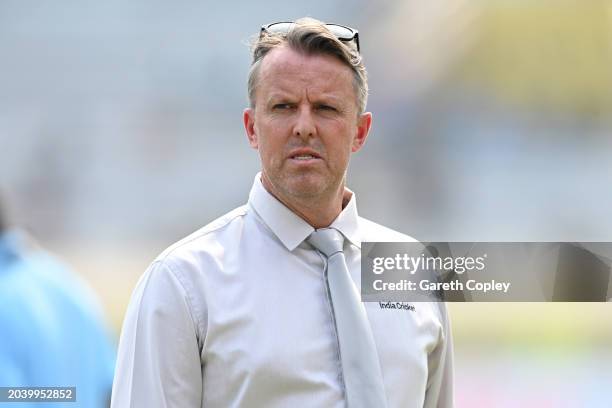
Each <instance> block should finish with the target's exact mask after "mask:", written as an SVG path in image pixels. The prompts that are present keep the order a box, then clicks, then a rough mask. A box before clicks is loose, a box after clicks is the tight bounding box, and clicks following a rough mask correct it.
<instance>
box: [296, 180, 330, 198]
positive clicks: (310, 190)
mask: <svg viewBox="0 0 612 408" xmlns="http://www.w3.org/2000/svg"><path fill="white" fill-rule="evenodd" d="M330 186H331V182H330V180H327V179H325V178H323V177H321V176H319V175H301V176H294V177H290V178H288V179H287V180H286V184H285V187H286V190H287V192H288V193H290V194H291V195H292V196H294V197H300V198H313V197H317V196H322V195H324V193H325V192H327V191H329V189H330Z"/></svg>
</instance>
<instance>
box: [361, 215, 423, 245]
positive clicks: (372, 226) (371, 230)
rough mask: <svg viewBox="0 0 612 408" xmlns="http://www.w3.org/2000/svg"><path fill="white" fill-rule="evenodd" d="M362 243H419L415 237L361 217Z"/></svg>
mask: <svg viewBox="0 0 612 408" xmlns="http://www.w3.org/2000/svg"><path fill="white" fill-rule="evenodd" d="M359 227H360V229H361V236H362V241H368V242H418V241H417V240H416V239H414V238H413V237H411V236H409V235H406V234H403V233H401V232H399V231H395V230H393V229H391V228H389V227H385V226H384V225H381V224H378V223H376V222H374V221H371V220H368V219H366V218H363V217H359Z"/></svg>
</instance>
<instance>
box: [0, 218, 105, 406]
mask: <svg viewBox="0 0 612 408" xmlns="http://www.w3.org/2000/svg"><path fill="white" fill-rule="evenodd" d="M0 212H1V211H0ZM114 364H115V350H114V345H113V344H112V341H111V339H110V336H109V333H108V332H107V328H106V325H105V323H104V319H103V318H102V314H101V311H100V306H99V305H98V304H97V302H96V301H95V296H94V295H93V293H92V292H91V290H90V289H89V287H88V286H87V285H85V284H84V283H83V282H81V281H80V280H79V279H78V277H77V276H75V275H73V274H72V272H71V271H70V270H68V269H67V268H66V267H65V266H64V265H63V264H61V263H60V262H59V261H58V260H56V259H55V258H54V257H52V256H51V255H49V254H47V253H46V252H44V251H42V250H40V249H38V248H35V247H34V246H33V245H31V244H29V243H28V240H27V239H26V237H25V235H24V234H23V233H22V232H20V231H17V230H15V229H12V228H9V227H8V225H6V224H5V223H4V222H3V219H2V214H0V387H15V388H17V389H26V388H27V387H75V388H76V395H73V396H76V402H75V401H73V402H65V405H64V404H61V403H60V404H58V403H57V402H55V403H49V404H48V405H47V404H44V403H43V404H40V402H44V401H40V400H39V401H35V403H34V402H31V403H29V404H28V403H24V404H26V405H22V404H16V405H18V406H37V407H38V406H41V407H42V406H44V407H49V406H57V407H59V406H70V407H75V408H77V407H84V408H90V407H91V408H95V407H108V404H109V400H110V392H111V386H112V381H113V369H114ZM4 397H7V393H5V394H4ZM0 405H2V406H4V405H3V404H2V403H1V402H0ZM8 405H11V404H8ZM8 405H7V406H8Z"/></svg>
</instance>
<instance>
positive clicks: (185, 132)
mask: <svg viewBox="0 0 612 408" xmlns="http://www.w3.org/2000/svg"><path fill="white" fill-rule="evenodd" d="M304 15H309V16H312V17H315V18H319V19H322V20H324V21H328V22H337V23H340V24H346V25H350V26H354V27H357V28H358V29H359V30H360V39H361V42H362V53H363V56H364V59H365V62H366V65H367V67H368V70H369V76H370V88H371V96H370V100H369V105H368V108H369V110H371V111H372V112H373V113H374V126H373V132H372V135H371V137H370V139H369V141H368V146H367V147H366V149H365V150H363V151H362V152H361V153H359V155H357V156H355V157H354V159H353V162H352V164H351V170H350V172H349V186H350V187H351V188H352V189H353V190H354V191H356V192H357V197H358V200H359V209H360V213H361V214H362V215H364V216H365V217H367V218H371V219H373V220H375V221H377V222H380V223H383V224H386V225H389V226H391V227H393V228H395V229H398V230H400V231H402V232H405V233H407V234H410V235H412V236H414V237H415V238H417V239H420V240H423V241H453V240H455V241H540V240H542V241H612V216H611V215H612V214H611V208H612V188H611V187H612V1H609V0H589V1H578V0H556V1H553V0H537V1H525V0H517V1H509V0H471V1H468V0H436V1H430V2H404V1H391V0H382V1H379V2H367V1H365V0H360V1H351V2H349V1H337V2H328V1H322V0H315V1H310V2H308V3H307V4H289V3H286V2H280V1H276V0H273V1H270V2H266V3H265V5H264V4H263V3H262V4H257V3H252V4H245V3H239V2H232V1H226V2H200V1H194V0H183V1H180V2H173V3H166V2H162V1H149V2H129V3H126V2H121V1H118V0H110V1H106V2H95V3H94V2H90V3H74V2H73V3H61V4H58V3H55V2H42V1H41V2H35V3H31V2H27V3H24V2H20V1H15V0H7V1H3V2H2V3H0V49H1V50H2V57H1V59H2V64H1V65H2V69H1V70H0V95H2V98H0V138H1V140H0V145H1V146H2V153H3V154H2V156H3V157H2V161H1V163H2V164H1V171H0V190H1V192H2V195H3V200H4V201H5V202H6V204H7V207H8V211H9V215H10V217H11V219H12V220H13V222H14V223H15V224H18V225H21V226H23V227H24V228H26V229H28V230H29V231H30V232H31V233H32V234H33V235H34V236H35V237H37V238H38V239H39V241H40V242H41V243H42V244H43V245H44V246H45V247H47V248H49V249H50V250H52V251H54V252H55V253H56V254H58V255H60V256H61V257H62V258H63V259H64V260H66V261H67V262H68V263H69V264H70V265H71V266H72V267H73V268H74V269H75V270H76V271H77V272H79V273H80V274H82V275H83V276H84V277H85V278H86V279H87V280H88V281H89V282H90V283H91V285H92V286H93V288H94V289H95V290H96V292H97V293H98V294H99V296H100V299H101V301H102V302H103V304H104V306H105V310H106V312H107V315H108V318H109V322H110V325H111V326H112V328H113V329H114V332H115V333H116V334H117V335H118V333H119V331H120V325H121V321H122V318H123V314H124V311H125V308H126V305H127V302H128V300H129V296H130V293H131V290H132V288H133V287H134V284H135V282H136V280H137V279H138V277H139V276H140V275H141V274H142V272H143V271H144V269H145V268H146V266H147V264H148V263H149V262H150V261H151V260H152V259H153V258H154V257H155V256H156V255H157V254H158V253H159V252H161V250H163V249H164V248H165V247H166V246H168V245H169V244H170V243H172V242H174V241H176V240H178V239H179V238H181V237H183V236H185V235H186V234H188V233H190V232H191V231H193V230H195V229H197V228H198V227H199V226H202V225H205V224H206V223H208V222H209V221H210V220H212V219H214V218H216V217H217V216H219V215H221V214H223V213H225V212H226V211H228V210H229V209H231V208H234V207H236V206H238V205H241V204H242V203H244V202H245V201H246V199H247V194H248V189H249V187H250V184H251V182H252V178H253V176H254V174H255V172H256V171H257V169H258V160H257V156H256V153H255V152H254V151H252V150H250V148H249V147H248V145H247V142H246V137H245V136H244V132H243V129H242V125H241V113H242V109H243V108H244V107H245V106H246V75H247V71H248V65H249V54H248V47H247V46H246V45H245V44H246V42H247V41H248V39H249V37H250V36H251V35H252V34H255V33H257V32H258V29H259V26H260V25H261V24H264V23H268V22H272V21H282V20H288V19H295V18H298V17H301V16H304ZM450 310H451V316H452V319H453V332H454V336H455V346H456V358H457V361H456V379H457V403H458V406H459V407H490V406H496V407H515V406H525V407H530V406H533V407H548V406H550V407H584V406H588V407H608V406H611V405H612V390H611V388H610V385H612V370H610V367H612V303H605V304H604V303H601V304H578V303H576V304H570V303H559V304H533V303H529V304H515V303H514V304H513V303H510V304H507V303H503V304H502V303H498V304H489V303H487V304H483V303H475V304H452V305H450Z"/></svg>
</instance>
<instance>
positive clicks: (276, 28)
mask: <svg viewBox="0 0 612 408" xmlns="http://www.w3.org/2000/svg"><path fill="white" fill-rule="evenodd" d="M292 26H293V23H274V24H270V25H268V26H266V28H265V30H266V31H267V32H268V33H270V34H286V33H288V32H289V30H290V29H291V27H292Z"/></svg>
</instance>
